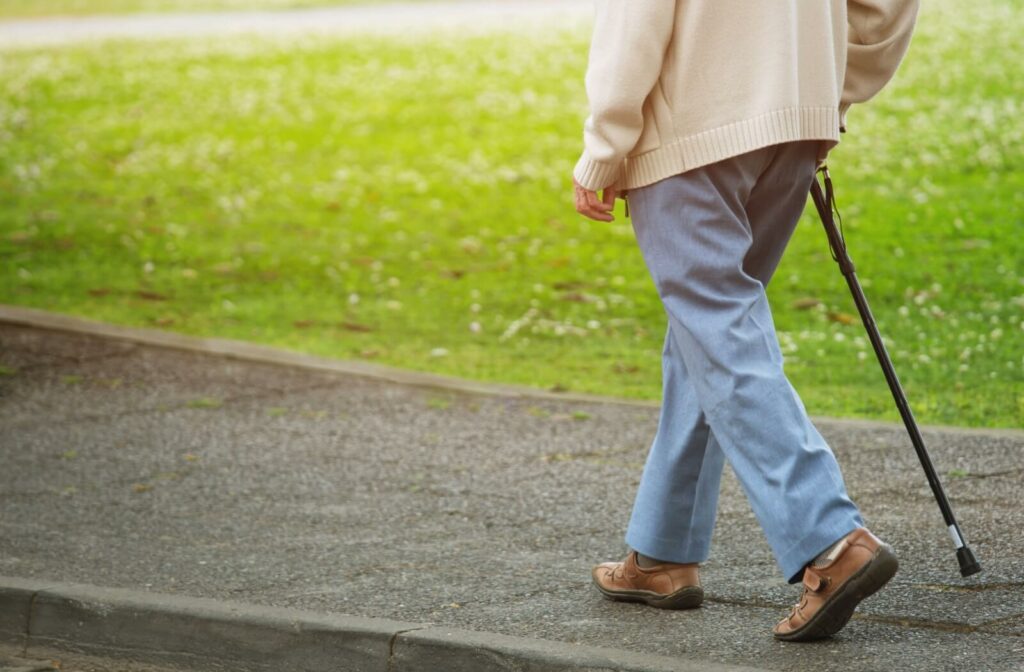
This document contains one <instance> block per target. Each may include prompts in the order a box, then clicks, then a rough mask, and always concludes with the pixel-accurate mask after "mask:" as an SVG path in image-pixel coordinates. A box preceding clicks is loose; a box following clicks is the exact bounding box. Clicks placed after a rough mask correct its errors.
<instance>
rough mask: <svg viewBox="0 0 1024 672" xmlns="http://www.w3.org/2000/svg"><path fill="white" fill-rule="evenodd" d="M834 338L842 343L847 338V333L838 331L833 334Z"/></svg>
mask: <svg viewBox="0 0 1024 672" xmlns="http://www.w3.org/2000/svg"><path fill="white" fill-rule="evenodd" d="M832 338H833V339H835V341H836V342H837V343H842V342H843V341H845V340H846V334H844V333H842V332H839V331H837V332H836V333H834V334H832Z"/></svg>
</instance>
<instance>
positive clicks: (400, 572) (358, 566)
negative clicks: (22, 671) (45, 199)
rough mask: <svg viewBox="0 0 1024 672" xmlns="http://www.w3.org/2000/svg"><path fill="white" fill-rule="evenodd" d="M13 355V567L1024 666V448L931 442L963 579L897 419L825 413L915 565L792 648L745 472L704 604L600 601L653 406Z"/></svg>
mask: <svg viewBox="0 0 1024 672" xmlns="http://www.w3.org/2000/svg"><path fill="white" fill-rule="evenodd" d="M0 365H2V368H0V371H3V372H4V374H3V375H0V576H8V577H21V579H23V580H26V581H29V582H36V583H45V582H49V581H53V582H63V583H73V584H86V585H93V586H104V587H111V588H119V589H128V590H130V591H133V592H132V593H131V595H132V596H134V597H132V599H133V600H134V599H140V598H139V597H138V596H140V595H141V596H145V595H146V594H150V595H153V599H154V601H156V602H159V600H161V599H164V598H163V596H169V597H168V598H167V599H172V598H173V597H174V596H181V597H183V598H184V597H189V598H209V599H212V600H215V601H217V602H218V603H220V602H221V601H227V602H229V603H232V604H233V603H247V604H252V605H258V608H287V609H301V610H304V611H306V612H310V613H317V614H325V615H337V616H338V617H339V618H340V617H341V616H342V615H343V616H345V617H354V618H372V619H385V620H389V621H394V622H401V623H417V624H426V625H428V626H432V627H434V628H440V629H442V630H443V629H444V628H453V629H459V630H460V631H478V632H480V633H496V635H495V636H510V637H515V638H528V639H530V640H544V641H545V642H547V643H548V645H550V646H553V647H558V646H562V647H563V651H571V647H573V646H580V645H582V646H585V647H601V648H602V649H604V650H616V651H619V652H622V653H623V654H624V655H626V654H635V655H636V656H657V657H659V658H658V660H660V661H662V662H663V661H664V660H678V661H680V669H684V667H683V662H684V661H687V665H686V667H685V669H695V668H691V667H690V665H691V664H693V663H694V662H695V661H696V662H697V663H699V662H700V661H709V663H710V662H711V661H714V662H716V663H718V664H721V665H726V666H728V665H742V666H750V667H756V668H759V669H771V670H797V669H814V670H818V671H823V672H824V671H828V670H929V671H937V670H957V671H958V672H966V671H970V670H984V671H989V670H1024V555H1022V550H1024V548H1022V545H1024V543H1022V542H1024V540H1022V534H1021V530H1022V529H1024V509H1022V507H1021V506H1020V496H1021V492H1022V487H1024V433H1019V432H984V431H982V432H971V431H956V430H949V429H942V430H938V429H929V428H925V429H924V436H925V440H926V442H927V444H928V446H929V450H930V452H931V454H932V457H933V460H934V462H935V463H936V466H937V468H938V470H939V472H940V473H941V474H944V475H946V478H945V479H944V480H945V484H946V487H947V492H948V494H949V496H950V499H951V500H952V502H953V506H954V509H955V510H956V512H957V515H958V518H959V520H960V523H961V525H962V527H963V528H964V531H965V533H966V535H967V536H968V541H969V542H970V543H971V546H972V547H973V549H974V551H975V552H976V554H977V555H978V557H979V559H980V560H981V562H982V565H983V567H984V572H983V573H982V574H980V575H977V576H975V577H971V578H970V579H961V578H960V577H959V574H958V572H957V566H956V561H955V558H954V554H953V550H952V546H951V544H950V541H949V538H948V535H947V532H946V529H945V526H944V524H943V522H942V519H941V517H940V515H939V512H938V509H937V507H936V505H935V503H934V500H933V498H932V495H931V492H930V490H929V489H928V486H927V484H926V482H925V479H924V476H923V473H922V472H921V469H920V467H919V465H918V464H917V461H916V457H915V455H914V451H913V449H912V447H911V446H910V443H909V440H908V439H907V438H906V435H905V432H904V430H903V429H902V427H898V426H895V425H885V424H872V423H851V422H842V421H827V420H821V421H819V422H818V425H819V428H820V429H821V430H822V432H823V434H824V435H825V436H826V438H827V439H828V440H829V442H830V444H831V445H832V447H833V448H834V450H835V452H836V454H837V456H838V458H839V461H840V463H841V464H842V466H843V469H844V474H845V476H846V478H847V480H848V486H849V490H850V493H851V495H852V496H853V498H854V499H855V501H857V502H858V503H859V504H860V506H861V508H862V510H863V512H864V514H865V518H866V520H867V523H868V525H869V526H870V527H871V528H872V529H873V531H875V532H876V533H877V534H878V535H879V536H881V537H882V538H883V539H885V540H887V541H888V542H890V543H891V544H892V545H893V546H894V547H895V549H896V551H897V553H898V555H899V556H900V561H901V569H900V572H899V573H898V574H897V576H896V578H895V579H894V580H893V583H891V584H890V586H889V587H888V588H887V589H885V590H883V591H882V592H880V593H879V594H878V595H876V596H875V597H873V598H871V599H869V600H868V601H866V602H865V603H863V604H862V606H861V608H860V610H859V612H858V614H857V616H855V618H854V620H853V621H852V622H851V623H850V624H849V625H848V626H847V628H846V629H844V630H843V631H842V632H841V633H840V634H839V635H837V636H836V637H834V638H832V639H831V640H828V641H825V642H822V643H818V644H812V645H800V644H785V643H779V642H775V641H774V640H773V639H772V638H771V635H770V628H771V626H772V625H773V624H774V623H775V621H776V620H777V619H778V618H780V617H781V616H783V615H784V614H785V613H786V610H787V609H788V607H789V606H790V604H791V603H792V602H794V601H795V599H796V597H797V594H798V591H797V589H796V588H795V587H793V586H789V585H787V584H786V583H785V582H784V581H783V579H782V578H781V577H780V576H779V574H778V570H777V569H776V567H775V564H774V561H773V560H772V557H771V555H770V553H769V550H768V547H767V544H766V543H765V542H764V540H763V537H762V535H761V532H760V530H759V528H758V526H757V523H756V521H755V520H754V518H753V516H752V514H751V512H750V509H749V506H748V504H747V502H746V500H745V498H744V496H743V494H742V491H741V489H740V488H739V486H738V484H737V482H736V481H735V479H734V478H733V477H732V475H731V473H727V475H726V478H725V480H724V484H723V494H722V498H721V507H720V513H719V518H718V526H717V530H716V536H715V541H714V549H713V554H712V557H711V559H710V560H709V562H708V563H707V564H706V565H705V567H704V569H703V580H704V584H705V590H706V593H707V598H706V601H705V604H704V606H703V607H702V608H700V609H697V610H692V611H686V612H664V611H658V610H653V609H650V608H647V607H643V606H639V605H627V604H619V603H613V602H608V601H605V600H603V599H601V597H600V596H599V594H598V593H597V592H596V591H595V590H594V589H593V588H592V587H591V585H590V579H589V572H590V567H591V565H592V564H593V563H595V562H598V561H604V560H609V559H616V558H618V557H620V556H621V555H623V553H624V552H625V547H624V546H623V542H622V534H623V532H624V528H625V524H626V522H627V519H628V516H629V511H630V506H631V503H632V497H633V494H634V491H635V487H636V485H637V482H638V479H639V476H640V471H641V468H642V465H643V461H644V457H645V454H646V451H647V448H648V446H649V444H650V441H651V439H652V437H653V434H654V430H655V426H656V419H657V409H655V408H645V407H641V406H637V405H630V404H618V403H614V402H608V403H600V402H598V401H561V400H557V399H552V398H550V395H547V396H545V397H541V398H537V399H531V398H526V397H504V396H501V395H482V394H470V393H465V392H459V391H455V390H450V389H441V388H435V389H431V388H427V387H416V386H410V385H402V384H396V383H394V382H386V381H379V380H372V379H367V378H361V377H358V376H353V375H346V374H343V373H338V372H331V371H327V370H315V369H314V368H308V367H298V366H282V365H276V364H270V363H260V362H251V361H250V362H246V361H239V360H237V359H232V358H230V357H225V356H223V355H211V354H202V353H199V352H187V351H182V350H176V349H169V348H161V347H154V346H151V345H142V344H139V343H132V342H128V341H124V340H120V339H116V338H109V337H97V336H95V335H84V334H80V333H79V334H76V333H70V332H60V331H50V330H45V329H40V328H31V327H26V326H17V325H13V324H0ZM880 377H881V375H880ZM879 393H880V394H884V393H885V390H884V383H883V382H882V381H881V380H880V387H879ZM254 608H255V607H254ZM243 611H244V610H243ZM3 616H4V615H3V614H0V626H3ZM0 629H2V627H0ZM481 637H485V635H484V634H481ZM509 641H512V640H509ZM515 641H520V640H515ZM510 646H512V644H510ZM566 655H569V654H566ZM638 659H639V658H638ZM0 669H2V668H0ZM423 669H430V668H423ZM435 669H444V667H437V668H435ZM467 669H471V668H467ZM479 669H482V670H483V669H490V668H489V667H488V665H486V664H483V663H482V664H481V667H479ZM501 669H506V668H501ZM508 669H542V668H534V667H528V666H523V667H509V668H508ZM603 669H615V668H614V667H605V668H603ZM622 669H625V666H623V668H622ZM629 669H639V668H636V667H630V668H629ZM652 669H653V667H652ZM658 669H666V668H664V667H660V668H658Z"/></svg>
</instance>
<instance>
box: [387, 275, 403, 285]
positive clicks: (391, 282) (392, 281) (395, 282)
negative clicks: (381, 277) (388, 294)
mask: <svg viewBox="0 0 1024 672" xmlns="http://www.w3.org/2000/svg"><path fill="white" fill-rule="evenodd" d="M401 284H402V281H401V280H399V279H398V278H394V277H391V278H388V287H398V286H399V285H401Z"/></svg>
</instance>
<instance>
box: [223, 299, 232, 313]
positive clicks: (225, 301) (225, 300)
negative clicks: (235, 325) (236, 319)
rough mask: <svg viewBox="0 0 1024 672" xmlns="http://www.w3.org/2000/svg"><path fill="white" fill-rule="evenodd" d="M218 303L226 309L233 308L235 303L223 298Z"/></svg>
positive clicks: (230, 309)
mask: <svg viewBox="0 0 1024 672" xmlns="http://www.w3.org/2000/svg"><path fill="white" fill-rule="evenodd" d="M220 305H221V307H222V308H223V309H224V310H227V311H232V310H234V309H235V304H234V303H232V302H231V301H229V300H228V299H224V300H223V301H221V302H220Z"/></svg>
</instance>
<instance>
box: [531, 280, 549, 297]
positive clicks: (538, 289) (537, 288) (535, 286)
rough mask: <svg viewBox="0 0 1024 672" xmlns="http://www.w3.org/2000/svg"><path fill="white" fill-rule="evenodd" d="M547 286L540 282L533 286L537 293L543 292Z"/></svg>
mask: <svg viewBox="0 0 1024 672" xmlns="http://www.w3.org/2000/svg"><path fill="white" fill-rule="evenodd" d="M545 289H546V288H545V287H544V285H542V284H540V283H539V282H538V283H537V284H535V285H534V286H533V291H534V292H536V293H537V294H542V293H543V292H544V290H545Z"/></svg>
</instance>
